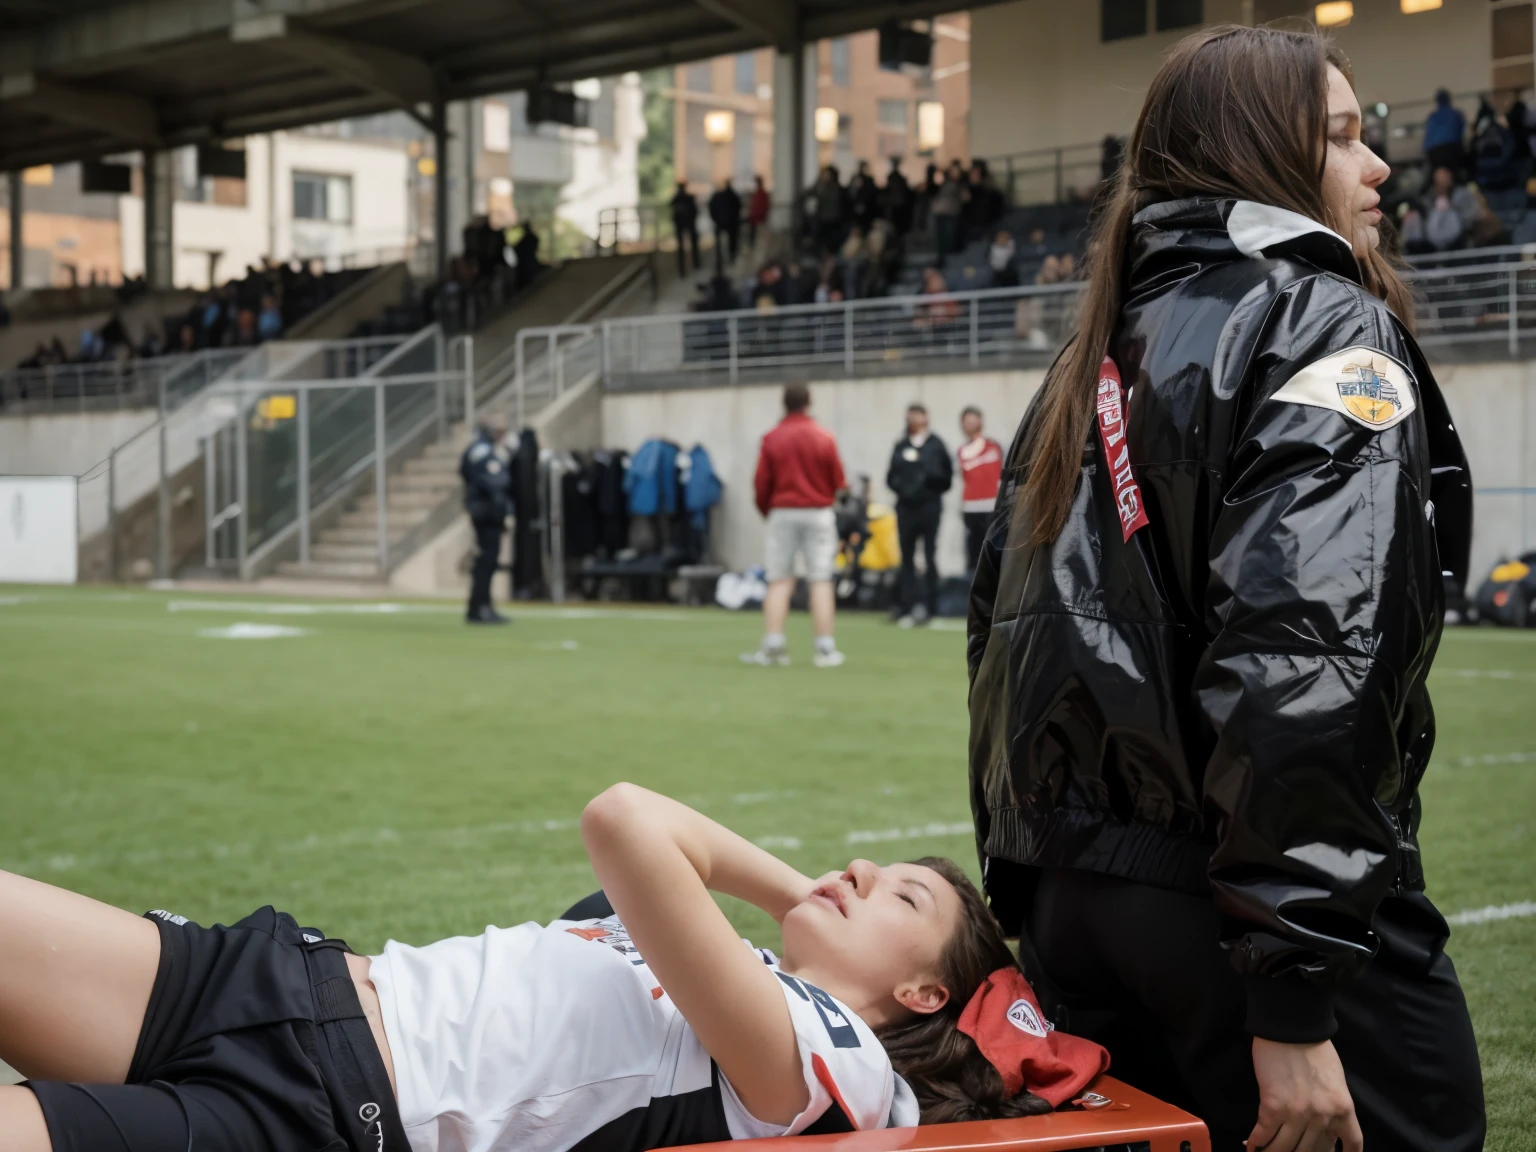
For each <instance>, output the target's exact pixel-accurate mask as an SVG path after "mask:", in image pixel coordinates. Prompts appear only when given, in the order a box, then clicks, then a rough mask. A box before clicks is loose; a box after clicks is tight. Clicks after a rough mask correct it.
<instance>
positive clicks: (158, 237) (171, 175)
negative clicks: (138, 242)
mask: <svg viewBox="0 0 1536 1152" xmlns="http://www.w3.org/2000/svg"><path fill="white" fill-rule="evenodd" d="M174 158H175V157H174V154H173V153H171V152H169V151H160V152H148V151H146V152H145V153H144V282H145V283H146V284H147V285H149V287H150V288H152V289H154V288H173V287H175V275H176V261H175V252H176V250H175V245H174V241H173V236H172V221H173V217H174V209H175V206H176V180H175V168H174V166H173V160H174Z"/></svg>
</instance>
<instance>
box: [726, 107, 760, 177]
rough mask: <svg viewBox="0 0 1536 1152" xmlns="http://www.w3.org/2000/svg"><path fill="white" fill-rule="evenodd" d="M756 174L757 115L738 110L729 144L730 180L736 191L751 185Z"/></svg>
mask: <svg viewBox="0 0 1536 1152" xmlns="http://www.w3.org/2000/svg"><path fill="white" fill-rule="evenodd" d="M755 175H757V117H755V116H750V115H747V114H745V113H740V112H738V113H737V114H736V135H735V137H734V139H733V140H732V146H731V180H732V182H733V183H734V184H735V185H736V189H737V191H741V190H742V189H744V188H750V187H752V177H753V176H755Z"/></svg>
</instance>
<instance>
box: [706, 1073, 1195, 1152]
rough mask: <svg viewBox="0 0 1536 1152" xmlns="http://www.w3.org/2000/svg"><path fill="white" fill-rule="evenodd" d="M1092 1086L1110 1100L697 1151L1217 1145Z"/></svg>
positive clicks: (1111, 1086) (1044, 1151)
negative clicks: (1040, 1112) (1007, 1116)
mask: <svg viewBox="0 0 1536 1152" xmlns="http://www.w3.org/2000/svg"><path fill="white" fill-rule="evenodd" d="M1088 1091H1089V1092H1090V1093H1095V1094H1097V1096H1098V1097H1100V1098H1104V1099H1107V1100H1108V1103H1106V1104H1102V1105H1100V1106H1099V1107H1096V1108H1085V1109H1083V1110H1082V1111H1072V1112H1050V1113H1047V1114H1046V1115H1044V1116H1025V1117H1023V1118H1021V1119H1018V1120H979V1121H975V1122H973V1123H968V1124H930V1125H928V1126H926V1127H923V1128H882V1129H879V1130H877V1131H872V1132H850V1133H847V1134H845V1135H841V1136H781V1137H778V1138H776V1139H773V1140H737V1141H729V1142H726V1143H723V1144H699V1145H696V1146H695V1148H694V1149H693V1152H705V1150H706V1149H707V1150H711V1152H731V1150H735V1152H746V1149H747V1145H749V1144H750V1145H752V1146H753V1147H752V1152H768V1150H769V1149H776V1150H778V1152H980V1150H983V1149H985V1150H986V1152H1073V1150H1074V1149H1082V1148H1097V1147H1099V1146H1100V1145H1104V1144H1135V1143H1147V1144H1150V1145H1151V1146H1152V1152H1211V1138H1210V1136H1209V1135H1208V1134H1207V1133H1206V1130H1205V1125H1204V1124H1203V1123H1201V1122H1200V1121H1199V1120H1197V1119H1196V1118H1195V1117H1193V1116H1191V1115H1190V1114H1189V1113H1188V1112H1185V1111H1182V1110H1181V1109H1178V1108H1175V1107H1174V1106H1173V1105H1172V1104H1164V1103H1163V1102H1162V1101H1161V1100H1159V1099H1157V1098H1156V1097H1155V1096H1148V1095H1147V1094H1146V1093H1145V1092H1141V1091H1139V1090H1137V1089H1135V1088H1132V1087H1131V1086H1130V1085H1129V1084H1122V1083H1121V1082H1120V1081H1119V1080H1116V1079H1115V1078H1114V1077H1113V1076H1100V1077H1099V1078H1098V1079H1097V1080H1095V1081H1094V1082H1093V1083H1092V1084H1091V1085H1090V1086H1089V1089H1088Z"/></svg>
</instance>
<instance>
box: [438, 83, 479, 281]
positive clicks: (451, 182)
mask: <svg viewBox="0 0 1536 1152" xmlns="http://www.w3.org/2000/svg"><path fill="white" fill-rule="evenodd" d="M474 106H475V102H474V101H473V100H459V101H457V102H456V103H454V104H450V105H449V106H448V107H447V110H446V115H445V116H444V122H445V123H446V124H447V126H448V146H447V147H446V148H445V149H444V150H443V155H444V156H445V157H447V162H446V163H445V164H444V168H446V170H447V180H448V183H447V189H448V191H447V201H448V220H447V229H448V230H447V236H448V250H449V252H451V253H457V252H459V251H460V250H461V248H462V247H463V244H464V226H465V225H466V224H468V223H469V221H470V219H471V215H470V214H471V211H472V209H473V206H474V205H473V201H474V189H475V181H474V163H475V161H474V128H473V126H472V124H471V122H470V121H471V115H470V113H471V112H472V111H473V109H474Z"/></svg>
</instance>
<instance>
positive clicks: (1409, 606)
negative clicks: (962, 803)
mask: <svg viewBox="0 0 1536 1152" xmlns="http://www.w3.org/2000/svg"><path fill="white" fill-rule="evenodd" d="M1360 128H1361V123H1360V108H1359V104H1358V103H1357V101H1356V98H1355V95H1354V92H1353V90H1352V87H1351V83H1350V80H1349V66H1348V62H1347V61H1346V60H1345V59H1344V58H1343V57H1342V56H1341V55H1339V54H1338V53H1337V51H1336V50H1334V49H1333V48H1332V47H1331V46H1330V45H1329V44H1328V42H1327V41H1326V40H1324V39H1323V38H1321V37H1319V36H1318V35H1316V34H1311V33H1295V32H1282V31H1277V30H1273V29H1268V28H1241V27H1216V28H1210V29H1207V30H1205V31H1203V32H1201V33H1199V34H1197V35H1195V36H1192V37H1190V38H1189V39H1187V40H1186V41H1184V42H1183V43H1182V44H1180V45H1179V46H1178V47H1177V48H1176V49H1175V50H1174V51H1173V53H1172V54H1171V55H1170V57H1169V59H1168V61H1167V63H1166V64H1165V65H1164V67H1163V69H1162V70H1161V72H1160V73H1159V74H1158V76H1157V78H1156V79H1155V80H1154V81H1153V83H1152V85H1151V87H1150V89H1149V91H1148V94H1147V98H1146V103H1145V105H1144V107H1143V109H1142V112H1141V116H1140V119H1139V121H1138V123H1137V125H1136V130H1135V133H1134V134H1133V136H1132V137H1131V140H1130V143H1129V146H1128V148H1127V151H1126V156H1125V161H1124V164H1123V166H1122V167H1121V169H1120V171H1119V172H1118V174H1117V175H1116V177H1115V179H1114V183H1113V185H1112V187H1111V189H1110V195H1109V197H1108V200H1107V203H1106V204H1105V206H1104V209H1103V211H1102V213H1101V215H1100V218H1099V220H1098V224H1097V227H1096V233H1095V237H1094V241H1093V244H1092V246H1091V249H1090V263H1089V269H1088V274H1087V279H1088V282H1087V284H1086V286H1085V289H1084V292H1083V297H1082V304H1081V313H1080V316H1079V322H1078V328H1077V332H1076V335H1075V336H1074V337H1073V339H1072V341H1071V342H1070V343H1069V344H1068V345H1067V347H1066V348H1065V350H1064V351H1063V352H1062V354H1061V356H1060V357H1059V358H1058V360H1057V361H1056V363H1055V364H1054V365H1053V366H1052V368H1051V370H1050V372H1049V373H1048V374H1047V377H1046V383H1045V385H1044V387H1043V388H1042V389H1041V391H1040V393H1039V395H1037V396H1036V398H1035V401H1034V403H1033V404H1032V405H1031V407H1030V410H1029V413H1028V414H1027V415H1026V416H1025V419H1024V423H1023V425H1022V426H1021V428H1020V431H1019V435H1018V437H1017V438H1016V441H1015V444H1014V447H1013V449H1012V452H1011V455H1010V465H1011V467H1010V470H1009V473H1008V474H1007V477H1006V479H1005V486H1004V490H1003V492H1002V493H1001V494H1000V497H999V501H998V513H997V516H996V519H995V520H994V521H993V524H992V527H991V529H990V531H989V533H988V538H987V544H986V547H985V548H984V549H983V553H982V557H981V561H980V564H979V566H978V569H977V574H976V580H975V584H974V586H973V590H972V605H971V619H970V628H969V633H970V636H969V651H968V655H969V662H970V672H971V742H970V743H971V749H970V761H971V798H972V807H973V811H974V814H975V818H976V830H977V845H978V848H979V850H980V853H981V857H982V864H983V868H984V874H985V878H986V888H987V893H988V896H989V897H990V899H991V901H992V905H993V908H994V910H995V911H997V912H998V914H999V916H1000V918H1001V919H1002V921H1003V923H1004V925H1005V926H1006V927H1009V928H1017V929H1020V930H1021V931H1023V932H1024V935H1025V937H1026V939H1027V940H1028V941H1031V942H1032V943H1033V945H1034V947H1035V949H1036V950H1037V951H1038V953H1039V960H1040V962H1041V964H1042V966H1043V968H1044V971H1045V973H1046V974H1047V975H1048V977H1049V978H1050V979H1051V981H1052V982H1053V983H1054V984H1055V985H1056V991H1057V992H1058V993H1059V994H1060V996H1061V999H1062V1002H1063V1004H1064V1011H1065V1012H1066V1013H1067V1014H1068V1015H1070V1026H1071V1028H1072V1030H1074V1031H1077V1032H1083V1033H1087V1034H1095V1033H1096V1038H1097V1039H1100V1040H1102V1041H1103V1042H1104V1043H1105V1044H1106V1045H1107V1046H1108V1047H1109V1048H1110V1050H1111V1053H1112V1054H1113V1056H1114V1059H1115V1066H1116V1068H1117V1070H1118V1072H1119V1074H1120V1075H1121V1076H1124V1077H1125V1078H1127V1079H1129V1080H1132V1081H1133V1082H1139V1083H1140V1084H1141V1085H1142V1086H1143V1087H1145V1088H1148V1089H1150V1090H1152V1091H1154V1092H1157V1093H1159V1094H1162V1095H1164V1096H1166V1097H1168V1098H1170V1099H1173V1100H1175V1101H1176V1102H1179V1103H1182V1104H1184V1105H1185V1106H1186V1107H1188V1108H1190V1109H1191V1110H1192V1111H1194V1112H1196V1113H1197V1114H1198V1115H1200V1116H1201V1117H1202V1118H1204V1119H1205V1121H1206V1122H1207V1124H1208V1125H1209V1127H1210V1128H1211V1132H1212V1137H1213V1142H1214V1144H1213V1146H1214V1147H1215V1148H1218V1149H1232V1148H1236V1147H1237V1146H1238V1145H1240V1144H1242V1143H1243V1142H1245V1141H1246V1142H1247V1143H1248V1144H1249V1146H1250V1147H1251V1148H1253V1149H1259V1148H1264V1149H1268V1150H1270V1152H1297V1150H1299V1152H1321V1150H1324V1149H1327V1150H1330V1152H1331V1150H1332V1149H1333V1148H1334V1147H1335V1145H1336V1143H1337V1142H1342V1145H1343V1147H1344V1148H1345V1150H1346V1152H1357V1150H1358V1149H1360V1148H1361V1147H1362V1145H1363V1146H1365V1147H1369V1148H1371V1149H1372V1150H1373V1152H1378V1150H1385V1149H1391V1150H1393V1152H1399V1150H1404V1149H1415V1150H1417V1149H1423V1150H1426V1152H1427V1150H1429V1149H1437V1150H1442V1149H1457V1150H1463V1149H1476V1148H1479V1147H1481V1145H1482V1140H1483V1131H1484V1117H1483V1097H1482V1083H1481V1076H1480V1072H1479V1068H1478V1058H1477V1048H1476V1043H1475V1040H1474V1038H1473V1034H1472V1026H1471V1022H1470V1020H1469V1017H1468V1014H1467V1008H1466V1003H1465V1000H1464V998H1463V996H1462V993H1461V988H1460V986H1459V984H1458V983H1457V980H1456V974H1455V970H1454V969H1453V967H1452V965H1451V961H1450V959H1449V958H1448V957H1447V956H1446V955H1445V953H1444V951H1443V945H1444V942H1445V940H1446V937H1447V935H1448V929H1447V927H1446V924H1445V920H1444V919H1443V918H1442V917H1441V916H1440V914H1439V913H1438V912H1437V911H1436V910H1435V908H1434V906H1433V905H1432V904H1431V903H1430V902H1429V899H1428V898H1427V896H1426V895H1425V893H1424V873H1423V869H1422V867H1421V865H1420V861H1419V850H1418V842H1417V829H1418V824H1419V818H1420V803H1419V798H1418V782H1419V780H1420V778H1421V777H1422V775H1423V772H1424V770H1425V767H1426V765H1427V763H1428V760H1429V754H1430V750H1431V748H1432V746H1433V743H1434V717H1433V712H1432V710H1431V707H1430V702H1429V696H1428V693H1427V691H1426V689H1425V679H1426V677H1427V675H1428V673H1429V668H1430V663H1431V661H1432V659H1433V657H1434V653H1435V649H1436V646H1437V645H1438V642H1439V638H1440V630H1441V617H1442V614H1443V608H1444V603H1443V600H1444V594H1443V574H1450V575H1452V576H1454V577H1456V578H1458V579H1462V580H1464V579H1465V576H1466V563H1467V552H1468V546H1469V541H1470V533H1471V480H1470V477H1469V475H1468V471H1467V465H1466V458H1465V455H1464V453H1463V452H1462V449H1461V446H1460V442H1459V440H1458V438H1457V436H1456V432H1455V429H1454V428H1453V427H1452V424H1451V420H1450V417H1449V414H1448V412H1447V410H1446V406H1445V403H1444V400H1443V399H1442V397H1441V394H1440V391H1439V387H1438V385H1437V384H1436V383H1435V380H1434V377H1433V375H1432V374H1431V372H1430V369H1429V366H1428V365H1427V364H1426V362H1425V360H1424V358H1423V356H1422V354H1421V353H1420V352H1419V349H1418V347H1417V345H1416V344H1415V343H1414V340H1413V337H1412V334H1411V330H1410V325H1411V324H1412V319H1413V312H1412V300H1411V297H1410V295H1409V293H1408V290H1407V289H1406V287H1405V286H1404V284H1403V282H1402V281H1401V280H1400V279H1399V278H1398V276H1397V275H1396V273H1395V272H1394V271H1393V269H1392V267H1391V266H1390V264H1389V263H1388V261H1387V260H1386V259H1385V258H1384V257H1383V256H1382V254H1381V253H1380V251H1379V246H1380V234H1379V227H1380V224H1381V212H1380V210H1379V208H1378V204H1379V201H1380V197H1379V195H1378V194H1377V191H1376V190H1377V188H1378V187H1379V186H1380V184H1381V183H1382V181H1384V180H1385V179H1386V177H1387V175H1388V174H1389V173H1388V169H1387V166H1386V165H1385V164H1384V163H1382V162H1381V161H1380V160H1379V159H1378V158H1377V157H1375V156H1374V155H1373V154H1372V153H1371V152H1370V151H1369V149H1367V148H1366V147H1365V145H1364V144H1363V143H1362V142H1361V139H1360ZM1058 1023H1061V1021H1058Z"/></svg>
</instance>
